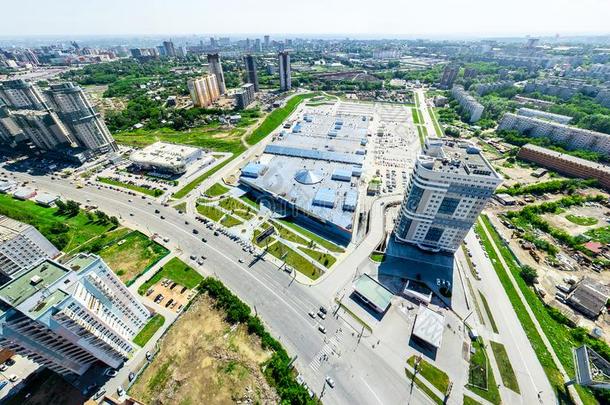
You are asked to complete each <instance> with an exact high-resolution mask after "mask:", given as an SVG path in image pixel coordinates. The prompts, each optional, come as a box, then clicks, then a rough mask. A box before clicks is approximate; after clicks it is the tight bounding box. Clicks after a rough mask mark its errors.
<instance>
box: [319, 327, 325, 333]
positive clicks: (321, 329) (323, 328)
mask: <svg viewBox="0 0 610 405" xmlns="http://www.w3.org/2000/svg"><path fill="white" fill-rule="evenodd" d="M318 330H319V331H320V332H322V333H324V334H326V328H325V327H324V326H322V325H319V326H318Z"/></svg>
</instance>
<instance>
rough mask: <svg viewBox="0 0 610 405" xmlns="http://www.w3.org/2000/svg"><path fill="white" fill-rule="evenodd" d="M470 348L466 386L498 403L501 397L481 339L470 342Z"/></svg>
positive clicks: (493, 402)
mask: <svg viewBox="0 0 610 405" xmlns="http://www.w3.org/2000/svg"><path fill="white" fill-rule="evenodd" d="M472 349H473V350H471V353H470V368H469V370H468V388H469V389H470V390H471V391H472V392H474V393H475V394H478V395H479V396H480V397H482V398H485V399H486V400H488V401H489V402H491V403H492V404H496V405H499V404H500V403H501V402H502V399H501V398H500V392H499V391H498V386H497V385H496V379H495V378H494V373H493V370H492V368H491V363H490V362H489V359H488V358H487V354H486V352H485V345H484V343H483V339H481V338H480V337H479V338H478V339H477V340H474V341H473V342H472Z"/></svg>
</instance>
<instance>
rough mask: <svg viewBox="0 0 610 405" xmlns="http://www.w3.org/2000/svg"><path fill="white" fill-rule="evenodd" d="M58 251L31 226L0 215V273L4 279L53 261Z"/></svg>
mask: <svg viewBox="0 0 610 405" xmlns="http://www.w3.org/2000/svg"><path fill="white" fill-rule="evenodd" d="M58 255H59V250H57V248H56V247H55V246H53V244H52V243H51V242H49V241H48V240H47V239H46V238H45V237H44V236H42V234H41V233H40V232H38V230H37V229H36V228H34V227H33V226H32V225H28V224H24V223H23V222H19V221H16V220H14V219H12V218H8V217H5V216H3V215H0V273H2V274H3V275H4V276H6V277H9V278H10V277H12V276H13V275H14V274H16V273H18V272H20V271H22V270H26V269H29V268H31V267H32V266H33V265H34V264H35V263H38V262H39V261H41V260H44V259H48V258H51V259H54V258H55V257H57V256H58Z"/></svg>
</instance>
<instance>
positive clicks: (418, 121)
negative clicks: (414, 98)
mask: <svg viewBox="0 0 610 405" xmlns="http://www.w3.org/2000/svg"><path fill="white" fill-rule="evenodd" d="M411 113H412V114H413V122H414V123H415V124H421V123H422V122H421V119H420V118H419V110H418V109H417V108H411Z"/></svg>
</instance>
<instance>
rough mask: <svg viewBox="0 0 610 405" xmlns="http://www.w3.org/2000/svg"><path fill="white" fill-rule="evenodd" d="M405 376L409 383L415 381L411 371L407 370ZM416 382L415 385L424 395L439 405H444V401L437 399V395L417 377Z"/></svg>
mask: <svg viewBox="0 0 610 405" xmlns="http://www.w3.org/2000/svg"><path fill="white" fill-rule="evenodd" d="M405 374H406V375H407V378H408V379H409V381H413V374H411V373H410V372H409V370H407V369H405ZM414 381H415V385H417V388H419V389H420V390H421V391H422V392H423V393H424V394H426V395H427V396H428V397H429V398H430V399H431V400H432V402H434V403H435V404H437V405H443V403H444V402H443V400H442V399H441V398H439V397H437V396H436V394H435V393H434V392H433V391H432V390H431V389H430V388H428V386H427V385H426V384H424V383H422V382H421V381H420V380H419V378H417V377H416V378H415V380H414Z"/></svg>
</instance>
